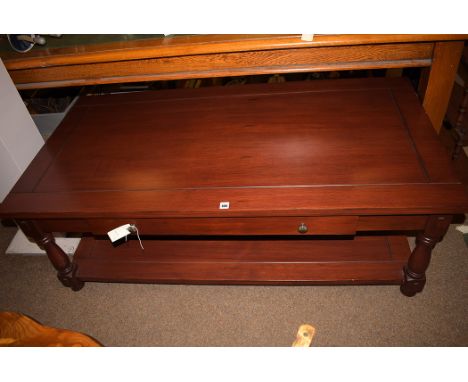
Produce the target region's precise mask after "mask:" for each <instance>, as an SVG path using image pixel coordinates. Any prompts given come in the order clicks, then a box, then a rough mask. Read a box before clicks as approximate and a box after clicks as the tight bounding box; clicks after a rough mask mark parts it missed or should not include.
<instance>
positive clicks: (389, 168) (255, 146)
mask: <svg viewBox="0 0 468 382" xmlns="http://www.w3.org/2000/svg"><path fill="white" fill-rule="evenodd" d="M123 109H125V113H115V110H123ZM78 115H79V118H80V119H77V117H75V116H78ZM111 116H113V117H112V118H113V119H109V118H110V117H111ZM389 142H391V144H389ZM442 152H443V149H442V148H441V147H440V143H439V142H438V139H437V136H436V135H435V133H434V132H433V131H431V128H430V123H429V120H428V119H427V117H426V115H425V114H424V112H423V111H422V109H421V107H420V105H419V104H418V102H417V96H416V94H415V93H414V91H413V90H412V89H411V87H410V85H409V84H408V83H407V82H406V81H405V80H403V79H399V78H395V79H383V78H382V79H367V80H350V81H343V80H338V81H312V82H303V83H285V84H261V85H252V86H240V87H237V88H235V89H226V90H224V88H223V89H214V88H213V89H180V90H175V91H167V92H162V94H160V93H159V92H154V93H151V92H150V93H139V94H127V95H117V96H106V97H86V98H85V99H83V100H80V101H79V103H78V105H77V106H76V112H75V114H73V115H72V116H71V117H70V119H69V120H68V121H66V122H65V124H64V125H62V126H61V127H60V128H59V130H58V131H57V135H56V139H55V140H53V141H51V143H47V144H46V146H45V147H44V148H43V150H41V152H40V153H39V155H38V157H37V158H36V160H34V161H33V163H32V164H31V166H30V168H29V169H28V170H27V172H26V173H25V175H24V176H23V177H22V179H21V180H20V181H19V183H18V185H17V186H16V187H15V189H14V191H13V192H12V193H11V194H10V195H9V196H8V197H7V199H6V200H5V202H4V203H3V205H2V206H1V207H0V213H1V214H2V216H5V217H16V218H19V217H20V218H32V217H34V218H41V219H44V218H62V219H63V218H64V219H72V218H77V217H79V218H83V217H86V218H102V217H116V218H124V219H127V218H128V217H131V218H154V217H190V216H196V217H234V216H236V217H246V216H251V217H255V216H257V217H258V216H318V215H323V216H325V215H326V216H332V215H358V214H359V215H372V214H379V215H385V214H390V213H391V214H395V213H396V214H399V215H401V214H403V213H404V214H433V213H457V212H460V211H464V210H465V209H466V206H467V203H468V202H467V198H466V193H465V190H464V188H463V186H462V185H461V183H460V182H459V181H458V179H457V177H456V175H455V174H454V171H453V169H452V168H451V165H450V163H449V161H448V159H447V160H443V159H441V158H440V157H441V155H442ZM41 169H42V171H40V170H41ZM221 201H230V202H231V208H230V209H229V210H220V209H219V203H220V202H221Z"/></svg>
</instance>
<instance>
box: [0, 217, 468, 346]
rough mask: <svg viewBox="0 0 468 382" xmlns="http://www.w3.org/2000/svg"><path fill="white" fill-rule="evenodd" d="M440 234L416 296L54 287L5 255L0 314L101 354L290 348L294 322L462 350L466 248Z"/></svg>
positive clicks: (0, 234)
mask: <svg viewBox="0 0 468 382" xmlns="http://www.w3.org/2000/svg"><path fill="white" fill-rule="evenodd" d="M454 228H455V227H454V226H451V227H450V230H449V232H448V233H447V236H446V238H445V240H444V241H443V242H442V243H441V244H439V245H438V247H437V248H436V249H435V250H434V253H433V254H434V256H433V260H432V264H431V266H430V268H429V272H428V282H427V284H426V289H425V290H424V292H423V293H422V294H420V295H417V296H416V297H413V298H407V297H404V296H403V295H401V294H400V291H399V288H398V287H397V286H335V287H331V286H320V287H310V286H307V287H266V286H193V285H180V286H179V285H175V286H174V285H134V284H100V283H87V284H86V285H85V287H84V288H83V289H82V290H81V291H80V292H72V291H70V290H69V289H67V288H64V287H62V286H61V284H60V283H59V281H58V280H57V278H56V276H55V271H54V270H53V269H52V266H51V265H50V264H49V262H48V260H47V258H46V257H45V256H34V257H33V256H18V255H16V256H12V255H5V254H4V252H5V249H6V247H7V245H8V243H9V241H10V239H11V238H12V237H13V235H14V233H15V231H16V229H15V228H5V227H2V228H0V310H3V311H4V310H10V311H17V312H21V313H24V314H27V315H29V316H31V317H33V318H35V319H36V320H38V321H40V322H42V323H43V324H44V325H50V326H55V327H61V328H67V329H72V330H77V331H81V332H84V333H87V334H89V335H91V336H93V337H95V338H96V339H98V340H99V341H101V342H102V343H103V344H104V345H107V346H290V345H291V343H292V342H293V340H294V338H295V334H296V330H297V328H298V327H299V325H300V324H302V323H309V324H312V325H314V326H315V327H316V329H317V334H316V337H315V338H314V343H313V344H314V345H315V346H468V248H467V247H466V245H465V243H464V240H463V236H462V234H461V233H460V232H458V231H456V230H455V229H454Z"/></svg>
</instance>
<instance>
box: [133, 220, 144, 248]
mask: <svg viewBox="0 0 468 382" xmlns="http://www.w3.org/2000/svg"><path fill="white" fill-rule="evenodd" d="M129 231H130V232H132V233H135V234H136V235H137V238H138V241H139V242H140V247H141V249H143V250H144V249H145V248H144V247H143V243H142V242H141V239H140V234H139V232H138V227H137V226H136V225H135V224H131V225H130V228H129Z"/></svg>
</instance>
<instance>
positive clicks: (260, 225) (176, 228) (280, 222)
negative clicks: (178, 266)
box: [88, 216, 357, 235]
mask: <svg viewBox="0 0 468 382" xmlns="http://www.w3.org/2000/svg"><path fill="white" fill-rule="evenodd" d="M127 223H130V224H136V226H137V227H138V230H139V232H140V234H141V235H353V234H355V233H356V226H357V217H356V216H326V217H254V218H170V219H90V220H88V225H89V229H90V231H91V232H92V233H94V234H106V233H107V232H108V231H110V230H112V229H114V228H116V227H118V226H120V225H123V224H127Z"/></svg>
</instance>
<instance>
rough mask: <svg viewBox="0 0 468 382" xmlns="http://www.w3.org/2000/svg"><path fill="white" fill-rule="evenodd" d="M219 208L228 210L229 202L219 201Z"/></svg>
mask: <svg viewBox="0 0 468 382" xmlns="http://www.w3.org/2000/svg"><path fill="white" fill-rule="evenodd" d="M219 209H220V210H228V209H229V202H219Z"/></svg>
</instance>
